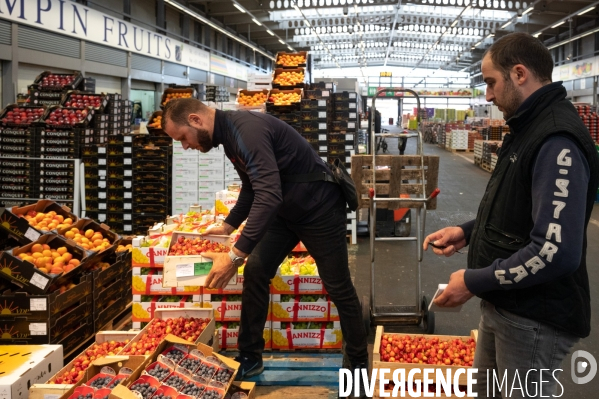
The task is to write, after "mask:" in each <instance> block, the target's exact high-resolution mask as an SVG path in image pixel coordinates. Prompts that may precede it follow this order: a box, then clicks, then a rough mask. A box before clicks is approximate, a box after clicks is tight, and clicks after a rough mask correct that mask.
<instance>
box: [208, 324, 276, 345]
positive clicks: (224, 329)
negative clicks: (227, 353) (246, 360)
mask: <svg viewBox="0 0 599 399" xmlns="http://www.w3.org/2000/svg"><path fill="white" fill-rule="evenodd" d="M216 331H217V333H218V341H219V343H220V347H221V348H222V349H237V340H238V338H239V322H226V321H225V322H223V323H220V326H218V328H217V329H216ZM263 338H264V342H265V345H264V348H266V349H270V348H271V333H270V321H267V322H266V324H265V325H264V333H263Z"/></svg>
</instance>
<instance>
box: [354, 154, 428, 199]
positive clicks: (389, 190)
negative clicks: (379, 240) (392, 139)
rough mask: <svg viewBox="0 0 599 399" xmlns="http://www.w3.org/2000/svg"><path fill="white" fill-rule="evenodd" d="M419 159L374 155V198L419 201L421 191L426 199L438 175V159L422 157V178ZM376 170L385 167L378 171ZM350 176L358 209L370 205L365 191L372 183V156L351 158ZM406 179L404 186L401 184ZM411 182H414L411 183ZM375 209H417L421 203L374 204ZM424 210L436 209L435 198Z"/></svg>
mask: <svg viewBox="0 0 599 399" xmlns="http://www.w3.org/2000/svg"><path fill="white" fill-rule="evenodd" d="M420 165H421V160H420V156H418V155H377V156H376V167H377V170H376V172H375V176H376V177H375V179H376V182H375V191H376V195H377V196H389V197H393V198H399V197H400V195H402V196H403V195H409V196H410V197H411V198H422V189H423V187H424V191H425V193H426V195H427V196H429V195H430V194H431V193H432V192H433V191H434V190H435V189H436V188H437V183H438V175H439V157H438V156H425V157H424V178H425V182H424V184H423V182H422V181H421V180H420V179H421V177H422V168H421V167H420ZM379 167H386V168H381V169H379ZM351 176H352V179H353V180H354V182H355V183H356V189H357V191H358V201H359V205H358V206H359V207H360V208H368V207H369V206H370V198H369V197H368V189H369V188H371V187H372V186H373V182H372V155H354V156H352V159H351ZM403 180H407V181H408V183H402V181H403ZM414 181H415V182H414ZM376 206H377V208H383V209H384V208H387V209H399V208H421V207H422V202H416V201H402V202H399V201H377V204H376ZM426 206H427V209H428V210H433V209H437V199H436V198H433V199H431V200H430V201H428V202H427V205H426Z"/></svg>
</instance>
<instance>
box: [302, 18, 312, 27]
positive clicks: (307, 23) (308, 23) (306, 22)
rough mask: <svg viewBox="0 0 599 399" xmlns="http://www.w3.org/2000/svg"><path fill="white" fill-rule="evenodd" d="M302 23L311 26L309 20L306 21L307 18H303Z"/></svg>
mask: <svg viewBox="0 0 599 399" xmlns="http://www.w3.org/2000/svg"><path fill="white" fill-rule="evenodd" d="M304 23H305V24H306V26H308V27H312V25H310V22H308V20H307V19H304Z"/></svg>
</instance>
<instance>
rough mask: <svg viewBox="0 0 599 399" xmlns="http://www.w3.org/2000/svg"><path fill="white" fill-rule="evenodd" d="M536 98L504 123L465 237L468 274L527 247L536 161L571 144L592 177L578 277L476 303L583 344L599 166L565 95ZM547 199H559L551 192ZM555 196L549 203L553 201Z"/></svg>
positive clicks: (557, 89)
mask: <svg viewBox="0 0 599 399" xmlns="http://www.w3.org/2000/svg"><path fill="white" fill-rule="evenodd" d="M537 97H538V98H535V99H534V100H533V102H532V104H531V106H530V107H527V109H526V110H523V111H519V112H518V113H517V114H516V115H515V116H514V117H512V118H510V119H509V120H508V121H507V124H508V125H509V126H510V130H511V133H510V134H508V135H506V137H505V139H504V141H503V144H502V148H501V150H500V151H499V156H498V160H497V165H496V167H495V170H494V171H493V174H492V175H491V179H490V180H489V183H488V185H487V189H486V191H485V194H484V197H483V199H482V201H481V204H480V207H479V209H478V214H477V216H476V223H475V226H474V229H473V231H472V235H471V237H470V249H469V252H468V268H470V269H476V268H484V267H487V266H489V265H490V264H491V263H492V262H493V261H494V260H495V259H498V258H499V259H506V258H508V257H509V256H510V255H512V254H513V253H514V252H516V251H518V250H519V249H520V248H523V247H525V246H526V245H528V243H529V242H530V232H531V231H532V228H533V220H532V199H531V189H532V168H533V164H534V161H535V159H536V154H537V152H538V151H539V148H540V146H541V144H542V143H543V142H544V141H545V140H546V139H547V138H548V137H549V136H552V135H561V136H565V137H568V138H569V139H571V140H573V141H574V142H575V143H576V144H577V145H578V147H579V148H580V149H581V150H582V152H583V154H585V156H586V159H587V162H588V164H589V168H590V173H591V176H590V180H589V185H588V191H587V193H586V196H587V202H586V209H585V234H584V241H583V248H582V260H581V261H580V265H579V267H578V269H576V271H575V272H574V273H572V274H570V275H567V276H563V277H560V278H559V279H557V280H554V281H551V282H548V283H545V284H540V285H536V286H533V287H529V288H525V289H512V290H498V291H489V292H486V293H484V294H481V295H480V297H481V298H482V299H484V300H487V301H489V302H491V303H493V304H494V305H496V306H498V307H500V308H502V309H505V310H507V311H509V312H512V313H516V314H518V315H521V316H524V317H527V318H530V319H532V320H536V321H539V322H542V323H545V324H548V325H551V326H554V327H556V328H559V329H561V330H565V331H567V332H570V333H571V334H574V335H576V336H578V337H581V338H584V337H587V336H588V335H589V333H590V319H591V309H590V294H589V280H588V275H587V265H586V248H587V234H586V228H587V226H588V223H589V218H590V216H591V211H592V209H593V203H594V202H595V197H596V193H597V186H598V185H599V158H598V156H597V150H596V149H595V145H594V143H593V141H592V139H591V136H590V134H589V132H588V130H587V128H586V127H585V126H584V125H583V123H582V121H581V119H580V117H579V116H578V114H577V112H576V109H575V108H574V106H573V105H572V104H571V103H570V102H569V101H568V100H566V90H565V89H564V87H563V86H562V85H561V84H560V83H553V84H551V86H550V87H546V88H545V90H544V91H543V94H541V95H540V96H537ZM553 191H558V190H557V187H555V190H553ZM553 191H551V192H549V193H547V195H553ZM556 199H558V198H556ZM560 223H567V221H564V220H561V221H560Z"/></svg>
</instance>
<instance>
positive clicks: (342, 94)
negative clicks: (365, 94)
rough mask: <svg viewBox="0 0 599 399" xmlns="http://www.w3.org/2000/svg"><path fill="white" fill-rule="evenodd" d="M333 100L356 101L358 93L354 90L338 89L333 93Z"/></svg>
mask: <svg viewBox="0 0 599 399" xmlns="http://www.w3.org/2000/svg"><path fill="white" fill-rule="evenodd" d="M333 98H334V99H335V101H347V102H354V103H355V102H356V101H357V100H358V93H356V92H355V91H338V92H336V93H334V94H333Z"/></svg>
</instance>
